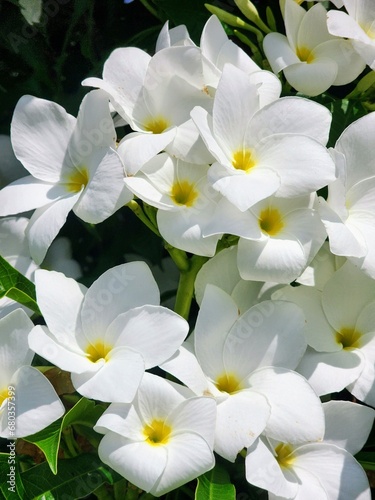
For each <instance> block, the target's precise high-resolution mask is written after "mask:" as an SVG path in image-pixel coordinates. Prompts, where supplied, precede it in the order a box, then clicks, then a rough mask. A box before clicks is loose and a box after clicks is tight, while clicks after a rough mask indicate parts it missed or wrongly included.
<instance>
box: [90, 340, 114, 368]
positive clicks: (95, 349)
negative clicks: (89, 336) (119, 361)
mask: <svg viewBox="0 0 375 500" xmlns="http://www.w3.org/2000/svg"><path fill="white" fill-rule="evenodd" d="M112 349H113V347H112V346H110V345H108V344H104V342H103V341H101V340H98V341H97V342H95V344H89V346H88V347H87V348H86V354H87V357H88V358H89V359H90V361H92V362H93V363H96V362H97V361H99V360H100V359H104V360H105V361H108V359H109V356H108V355H109V353H110V351H112Z"/></svg>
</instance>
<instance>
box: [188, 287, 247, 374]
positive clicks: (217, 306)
mask: <svg viewBox="0 0 375 500" xmlns="http://www.w3.org/2000/svg"><path fill="white" fill-rule="evenodd" d="M237 318H238V309H237V305H236V304H235V303H234V301H233V299H232V298H231V297H230V296H229V295H227V294H226V293H225V292H224V291H223V290H220V289H219V288H217V287H215V286H213V285H208V286H207V287H206V291H205V294H204V297H203V301H202V304H201V309H200V311H199V314H198V318H197V323H196V325H195V353H196V356H197V359H198V361H199V362H200V364H201V366H202V368H203V370H204V372H205V373H206V374H207V375H209V376H211V377H212V378H216V376H219V375H221V374H222V372H223V370H224V365H223V359H222V352H223V347H224V345H225V342H226V339H227V336H228V332H229V329H230V328H231V326H232V325H233V324H234V322H235V321H236V320H237Z"/></svg>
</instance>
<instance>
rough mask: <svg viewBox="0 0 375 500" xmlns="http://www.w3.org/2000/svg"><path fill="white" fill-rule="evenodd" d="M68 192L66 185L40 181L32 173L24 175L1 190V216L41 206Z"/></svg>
mask: <svg viewBox="0 0 375 500" xmlns="http://www.w3.org/2000/svg"><path fill="white" fill-rule="evenodd" d="M66 194H67V192H66V189H65V187H64V186H59V185H55V184H50V183H47V182H41V181H38V180H37V179H34V178H33V177H32V176H31V175H30V176H27V177H23V178H22V179H18V180H17V181H14V182H12V184H9V185H8V186H5V187H4V188H3V189H2V190H1V191H0V216H1V215H11V214H18V213H21V212H27V211H28V210H33V209H34V208H40V207H43V206H44V205H48V204H49V203H51V202H53V201H58V200H59V199H60V198H61V197H63V196H66Z"/></svg>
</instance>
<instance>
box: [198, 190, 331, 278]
mask: <svg viewBox="0 0 375 500" xmlns="http://www.w3.org/2000/svg"><path fill="white" fill-rule="evenodd" d="M315 202H316V194H315V193H314V194H311V195H305V196H299V197H294V198H277V197H275V196H271V197H268V198H266V199H264V200H262V201H260V202H258V203H256V204H255V205H253V206H252V207H251V208H250V209H249V210H247V211H246V212H239V211H237V213H236V214H235V220H236V224H235V225H234V224H233V222H232V221H233V219H234V216H233V214H232V213H231V211H230V210H228V209H227V208H226V209H225V210H224V211H221V213H220V216H218V215H216V217H214V218H213V220H212V221H211V223H210V224H209V225H208V226H207V227H206V229H205V232H204V234H205V235H206V236H208V235H210V234H212V233H214V234H216V233H218V232H221V233H230V234H234V235H237V236H240V240H239V243H238V255H237V264H238V270H239V273H240V275H241V277H242V278H243V279H245V280H257V281H269V282H279V283H290V282H291V281H294V280H295V279H296V278H297V277H298V276H300V274H301V273H302V271H303V270H304V269H305V268H306V266H307V264H309V263H310V262H311V260H312V259H313V257H314V256H315V254H316V253H317V251H318V250H319V248H320V247H321V246H322V244H323V242H324V240H325V239H326V236H327V233H326V231H325V228H324V226H323V224H322V222H321V220H320V218H319V215H318V213H317V211H316V210H315V209H314V207H315V205H316V203H315ZM228 215H229V216H228Z"/></svg>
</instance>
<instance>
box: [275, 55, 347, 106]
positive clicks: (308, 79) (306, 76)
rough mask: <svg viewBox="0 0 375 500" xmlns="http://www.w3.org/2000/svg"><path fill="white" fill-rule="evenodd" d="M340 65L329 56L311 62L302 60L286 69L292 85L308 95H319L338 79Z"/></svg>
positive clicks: (285, 71)
mask: <svg viewBox="0 0 375 500" xmlns="http://www.w3.org/2000/svg"><path fill="white" fill-rule="evenodd" d="M337 73H338V67H337V64H336V62H335V61H333V60H332V59H329V58H324V57H319V58H316V59H315V60H314V61H313V62H312V63H311V64H308V63H306V62H300V63H296V64H292V65H291V66H288V67H287V68H285V69H284V75H285V78H286V79H287V80H288V82H289V83H290V85H291V86H292V87H294V88H295V89H296V90H298V91H299V92H302V93H304V94H307V95H308V96H312V97H314V96H317V95H319V94H322V93H323V92H324V91H325V90H327V89H329V87H330V86H331V85H333V82H334V81H335V80H336V77H337Z"/></svg>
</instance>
